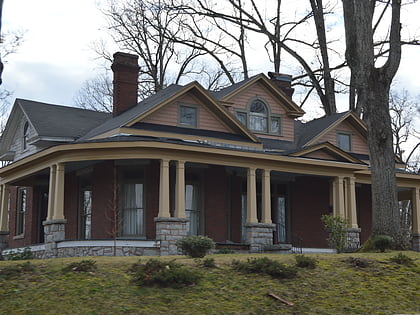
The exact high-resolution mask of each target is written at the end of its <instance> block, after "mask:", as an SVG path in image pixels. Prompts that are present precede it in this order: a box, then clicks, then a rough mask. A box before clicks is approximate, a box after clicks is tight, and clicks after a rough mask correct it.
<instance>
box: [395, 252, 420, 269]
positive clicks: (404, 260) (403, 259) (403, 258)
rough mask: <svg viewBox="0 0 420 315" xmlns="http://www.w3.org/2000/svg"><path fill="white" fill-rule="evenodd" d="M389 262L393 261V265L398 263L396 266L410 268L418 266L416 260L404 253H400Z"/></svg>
mask: <svg viewBox="0 0 420 315" xmlns="http://www.w3.org/2000/svg"><path fill="white" fill-rule="evenodd" d="M389 260H390V261H392V262H393V263H396V264H399V265H404V266H408V267H414V266H416V263H415V262H414V259H413V258H410V257H408V256H407V255H405V254H403V253H399V254H398V255H397V256H394V257H391V258H390V259H389Z"/></svg>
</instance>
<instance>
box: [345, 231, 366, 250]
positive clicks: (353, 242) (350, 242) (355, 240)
mask: <svg viewBox="0 0 420 315" xmlns="http://www.w3.org/2000/svg"><path fill="white" fill-rule="evenodd" d="M361 231H362V230H361V229H359V228H352V229H348V230H347V240H346V248H345V249H344V250H345V251H346V252H348V253H351V252H354V251H356V250H358V249H359V248H360V232H361Z"/></svg>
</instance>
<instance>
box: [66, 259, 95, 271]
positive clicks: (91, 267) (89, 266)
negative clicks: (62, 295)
mask: <svg viewBox="0 0 420 315" xmlns="http://www.w3.org/2000/svg"><path fill="white" fill-rule="evenodd" d="M97 269H98V266H97V265H96V261H94V260H91V259H85V260H81V261H78V262H73V263H71V264H68V265H67V266H66V267H64V268H63V269H62V270H63V271H64V272H70V271H74V272H95V271H96V270H97Z"/></svg>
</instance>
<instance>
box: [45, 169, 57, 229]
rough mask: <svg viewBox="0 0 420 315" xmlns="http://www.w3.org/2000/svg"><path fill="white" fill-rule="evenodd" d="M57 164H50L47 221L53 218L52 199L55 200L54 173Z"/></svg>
mask: <svg viewBox="0 0 420 315" xmlns="http://www.w3.org/2000/svg"><path fill="white" fill-rule="evenodd" d="M56 169H57V166H56V165H55V164H54V165H51V166H50V186H49V191H48V214H47V221H50V220H52V219H53V216H54V200H55V179H56V178H55V176H56V175H55V174H56Z"/></svg>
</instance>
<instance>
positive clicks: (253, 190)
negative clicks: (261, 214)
mask: <svg viewBox="0 0 420 315" xmlns="http://www.w3.org/2000/svg"><path fill="white" fill-rule="evenodd" d="M255 171H256V169H255V168H253V167H250V168H248V176H247V209H246V210H247V212H246V221H247V223H258V218H257V181H256V175H255Z"/></svg>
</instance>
